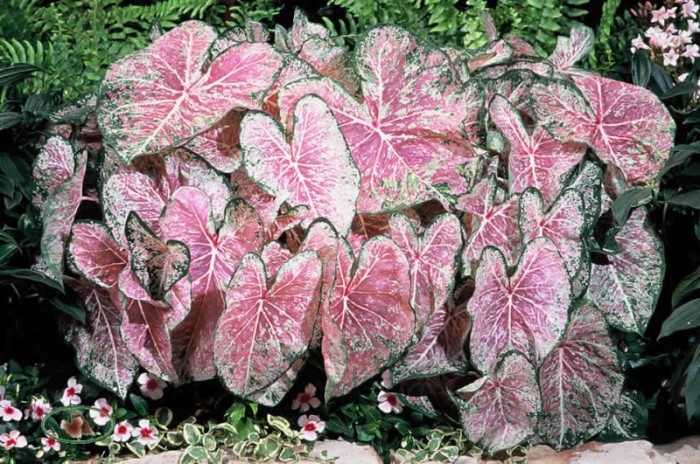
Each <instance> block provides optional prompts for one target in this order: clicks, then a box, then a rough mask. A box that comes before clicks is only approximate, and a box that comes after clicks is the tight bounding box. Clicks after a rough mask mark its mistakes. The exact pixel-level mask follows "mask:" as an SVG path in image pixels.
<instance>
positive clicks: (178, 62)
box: [98, 21, 280, 163]
mask: <svg viewBox="0 0 700 464" xmlns="http://www.w3.org/2000/svg"><path fill="white" fill-rule="evenodd" d="M216 37H217V34H216V31H215V30H214V29H213V28H211V27H210V26H207V25H206V24H204V23H201V22H198V21H187V22H185V23H182V24H181V25H179V26H178V27H176V28H174V29H172V30H171V31H169V32H168V33H166V34H164V35H163V36H162V37H160V38H159V39H157V40H156V41H155V42H153V43H152V44H151V45H150V46H149V47H148V48H146V49H145V50H143V51H140V52H137V53H133V54H131V55H129V56H127V57H125V58H122V59H121V60H119V61H117V62H116V63H114V64H112V66H110V68H109V70H108V71H107V75H106V76H105V80H104V82H103V86H102V91H101V95H100V107H99V113H98V115H99V121H100V126H101V128H102V130H103V131H104V136H105V140H106V141H107V143H109V144H110V145H112V146H113V147H115V148H116V149H117V150H118V151H119V155H120V157H121V158H122V159H123V160H124V161H125V162H127V163H129V162H131V160H133V159H134V158H135V157H137V156H139V155H143V154H148V153H156V152H159V151H161V150H163V149H165V148H168V147H170V146H173V145H177V144H181V143H184V142H186V141H187V140H188V139H190V138H192V137H193V136H195V135H198V134H200V133H202V132H204V131H206V130H207V129H209V128H210V127H211V126H213V125H214V124H216V123H217V122H218V121H219V120H220V119H222V118H223V117H224V116H225V115H226V114H227V113H228V112H229V111H231V110H232V109H234V108H249V109H257V108H260V106H261V104H262V99H263V97H264V92H265V90H267V88H268V87H270V85H272V82H273V80H274V77H275V75H276V74H277V72H278V71H279V62H280V57H279V54H278V53H277V52H275V51H274V50H273V49H272V47H271V46H269V45H267V44H262V43H247V42H246V43H240V44H238V45H235V46H232V47H230V48H228V49H226V50H225V51H224V52H223V53H221V54H220V55H218V56H216V57H215V58H214V59H213V60H212V61H211V63H210V64H209V66H207V67H206V68H205V67H204V64H205V61H206V60H207V57H208V54H207V52H208V49H209V46H210V45H211V44H212V43H213V42H214V40H215V39H216Z"/></svg>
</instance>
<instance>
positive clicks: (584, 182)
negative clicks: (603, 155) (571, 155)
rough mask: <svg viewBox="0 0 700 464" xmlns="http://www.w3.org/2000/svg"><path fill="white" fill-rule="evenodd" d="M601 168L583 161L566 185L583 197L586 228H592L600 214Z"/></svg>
mask: <svg viewBox="0 0 700 464" xmlns="http://www.w3.org/2000/svg"><path fill="white" fill-rule="evenodd" d="M602 181H603V170H602V169H601V168H600V167H599V166H598V165H596V164H595V163H593V162H591V161H584V162H583V163H582V164H581V166H580V168H579V169H577V171H576V173H575V175H574V177H573V178H572V179H571V181H570V182H569V184H568V185H567V187H569V188H573V189H576V190H577V191H578V192H579V193H580V194H581V197H582V198H583V205H584V213H585V218H586V229H587V230H592V229H593V226H595V223H596V221H597V220H598V217H599V216H600V191H601V188H602Z"/></svg>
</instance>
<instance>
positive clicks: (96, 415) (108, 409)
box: [90, 398, 112, 425]
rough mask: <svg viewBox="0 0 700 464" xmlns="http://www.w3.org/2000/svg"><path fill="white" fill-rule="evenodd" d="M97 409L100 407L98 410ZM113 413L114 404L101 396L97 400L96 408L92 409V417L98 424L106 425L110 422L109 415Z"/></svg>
mask: <svg viewBox="0 0 700 464" xmlns="http://www.w3.org/2000/svg"><path fill="white" fill-rule="evenodd" d="M96 409H99V411H97V410H96ZM111 415H112V406H110V405H109V403H108V402H107V400H106V399H104V398H100V399H98V400H97V401H95V406H94V409H90V417H91V418H92V420H93V421H94V422H95V424H97V425H105V424H106V423H107V422H109V417H110V416H111Z"/></svg>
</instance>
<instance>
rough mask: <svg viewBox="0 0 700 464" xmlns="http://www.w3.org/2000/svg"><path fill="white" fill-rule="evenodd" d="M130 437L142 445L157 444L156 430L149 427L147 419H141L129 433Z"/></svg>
mask: <svg viewBox="0 0 700 464" xmlns="http://www.w3.org/2000/svg"><path fill="white" fill-rule="evenodd" d="M131 436H132V437H134V438H136V441H138V442H139V443H141V444H142V445H152V444H154V443H157V442H158V430H157V429H156V428H155V427H151V423H150V422H149V420H148V419H141V420H140V421H139V426H138V427H136V428H134V430H132V431H131Z"/></svg>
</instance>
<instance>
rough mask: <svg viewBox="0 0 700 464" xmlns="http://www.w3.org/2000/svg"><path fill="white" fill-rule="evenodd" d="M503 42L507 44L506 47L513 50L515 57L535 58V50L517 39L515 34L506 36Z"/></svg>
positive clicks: (525, 42) (521, 39)
mask: <svg viewBox="0 0 700 464" xmlns="http://www.w3.org/2000/svg"><path fill="white" fill-rule="evenodd" d="M503 40H505V41H506V42H508V45H510V46H511V48H512V49H513V53H514V54H515V56H529V57H537V52H536V51H535V48H534V47H533V46H532V45H530V44H529V43H528V42H527V41H526V40H525V39H523V38H521V37H518V36H517V35H515V34H506V35H504V36H503Z"/></svg>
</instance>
